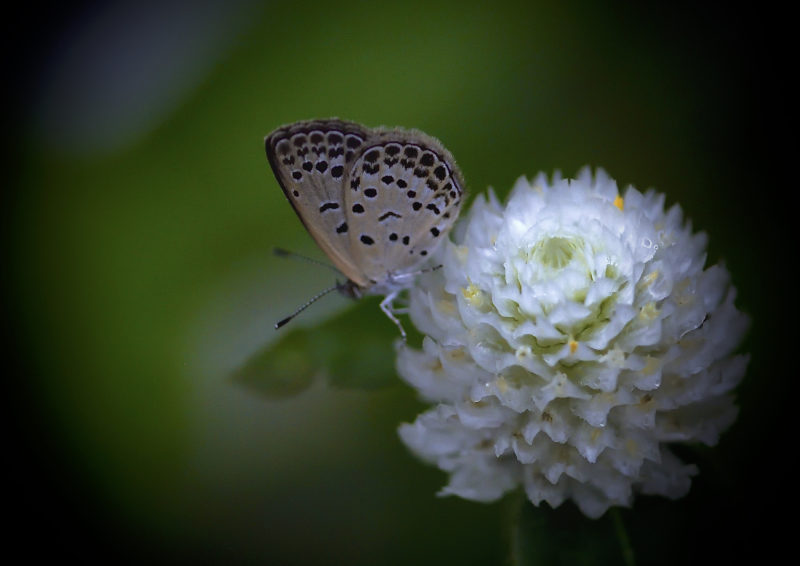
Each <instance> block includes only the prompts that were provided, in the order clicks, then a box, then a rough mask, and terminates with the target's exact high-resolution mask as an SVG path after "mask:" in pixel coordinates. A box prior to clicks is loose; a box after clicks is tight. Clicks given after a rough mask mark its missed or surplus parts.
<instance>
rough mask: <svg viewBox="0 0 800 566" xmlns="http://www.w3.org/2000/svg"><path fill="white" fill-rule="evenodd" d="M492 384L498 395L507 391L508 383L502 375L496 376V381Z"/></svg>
mask: <svg viewBox="0 0 800 566" xmlns="http://www.w3.org/2000/svg"><path fill="white" fill-rule="evenodd" d="M494 384H495V386H496V387H497V390H498V391H499V392H500V393H505V392H506V391H508V381H506V378H505V377H503V376H502V375H498V376H497V379H495V380H494Z"/></svg>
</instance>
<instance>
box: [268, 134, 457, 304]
mask: <svg viewBox="0 0 800 566" xmlns="http://www.w3.org/2000/svg"><path fill="white" fill-rule="evenodd" d="M265 145H266V151H267V158H268V159H269V163H270V165H271V167H272V170H273V172H274V173H275V177H276V179H277V180H278V183H279V184H280V186H281V188H282V189H283V192H284V194H285V195H286V197H287V198H288V199H289V202H290V203H291V204H292V207H293V208H294V210H295V212H296V213H297V215H298V217H299V218H300V221H301V222H302V223H303V225H304V226H305V227H306V229H307V230H308V232H309V233H310V234H311V236H312V237H313V238H314V240H315V241H316V242H317V244H318V245H319V246H320V248H321V249H322V250H323V251H324V252H325V253H326V255H328V257H330V259H331V261H333V263H334V264H335V265H336V267H337V268H338V269H339V270H340V271H342V273H344V275H345V276H347V277H348V278H349V279H350V280H351V281H352V282H354V283H355V284H357V285H358V286H359V287H361V288H362V289H365V290H366V289H368V288H369V287H371V286H373V285H376V284H377V285H379V286H381V285H383V286H385V284H387V283H391V282H392V280H393V279H394V277H395V276H396V275H398V274H400V275H402V274H407V273H411V272H413V271H415V270H417V269H418V267H419V266H420V264H421V263H423V262H424V261H425V259H426V258H427V257H428V256H430V254H432V253H433V251H434V250H435V249H436V247H437V246H438V245H439V243H440V242H441V241H443V240H444V239H445V237H446V235H447V233H448V232H449V230H450V229H451V228H452V226H453V223H454V222H455V220H456V218H457V217H458V212H459V209H460V206H461V201H462V197H463V189H462V187H463V181H462V180H461V174H460V172H459V171H458V169H457V167H456V165H455V161H454V160H453V157H452V155H450V153H449V152H448V151H447V150H446V149H445V148H444V147H443V146H442V144H441V143H440V142H439V141H437V140H435V139H434V138H431V137H430V136H427V135H426V134H423V133H422V132H417V131H408V130H401V129H374V130H372V129H368V128H366V127H364V126H361V125H359V124H356V123H353V122H345V121H342V120H336V119H331V120H311V121H305V122H297V123H294V124H290V125H288V126H284V127H281V128H278V129H277V130H275V131H274V132H273V133H271V134H270V135H269V136H267V138H266V140H265Z"/></svg>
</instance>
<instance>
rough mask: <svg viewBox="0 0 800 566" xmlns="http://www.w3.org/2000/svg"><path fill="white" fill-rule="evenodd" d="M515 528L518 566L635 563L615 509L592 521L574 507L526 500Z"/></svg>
mask: <svg viewBox="0 0 800 566" xmlns="http://www.w3.org/2000/svg"><path fill="white" fill-rule="evenodd" d="M615 517H616V518H615ZM512 528H513V529H514V532H513V536H512V541H513V548H512V564H514V565H515V566H534V565H537V566H539V565H542V566H544V565H547V566H550V565H559V564H563V565H583V566H600V565H607V564H624V565H627V566H633V564H634V562H633V552H632V550H631V548H630V546H629V544H628V541H627V535H625V533H624V527H623V525H622V521H621V519H620V518H619V515H615V511H614V510H612V511H610V512H608V513H606V514H605V515H603V516H602V517H601V518H599V519H589V518H587V517H585V516H584V515H583V514H582V513H581V512H580V511H579V510H578V509H577V508H576V507H575V506H574V505H572V504H565V505H562V506H561V507H559V508H558V509H551V508H550V507H548V506H547V505H544V504H543V505H542V506H541V507H534V506H533V505H532V504H531V503H530V502H529V501H527V500H524V501H523V504H522V508H521V509H520V512H519V517H518V520H517V522H516V525H514V526H513V527H512ZM620 529H622V530H620Z"/></svg>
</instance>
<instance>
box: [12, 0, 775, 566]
mask: <svg viewBox="0 0 800 566" xmlns="http://www.w3.org/2000/svg"><path fill="white" fill-rule="evenodd" d="M58 10H60V11H57V12H55V13H54V14H51V15H52V16H53V18H52V19H50V20H48V21H47V22H46V23H44V21H43V20H40V16H39V15H38V14H36V15H35V14H34V12H33V11H31V12H30V14H29V15H28V16H27V17H26V19H24V21H21V24H24V26H23V27H24V28H25V30H27V32H28V35H26V36H25V37H26V40H25V41H23V43H21V44H20V46H21V48H24V49H21V51H20V53H22V54H23V56H22V57H19V58H18V61H17V65H16V66H15V67H14V68H15V69H16V70H17V72H18V79H19V89H18V90H19V93H21V95H22V96H21V97H20V98H21V100H20V101H19V102H20V105H21V109H20V112H18V113H17V112H15V113H14V115H13V116H12V117H11V119H12V124H13V126H14V128H13V129H12V133H13V134H14V140H13V143H12V144H11V146H10V149H9V152H7V155H8V156H10V157H11V158H12V160H13V161H14V167H13V170H12V177H11V185H12V187H11V188H12V189H13V190H11V191H8V193H7V205H6V206H5V210H4V213H5V217H4V229H5V230H7V232H8V236H9V238H8V241H9V247H8V257H9V262H8V263H7V268H6V269H5V270H4V271H5V272H6V277H5V279H6V283H7V286H6V289H7V294H6V299H7V301H6V314H7V316H6V317H5V320H6V321H7V324H8V325H9V326H10V328H11V330H12V332H11V336H12V339H11V340H10V341H9V342H8V345H9V349H10V353H11V357H10V359H11V361H12V363H14V364H16V365H15V366H14V367H15V371H14V372H13V377H12V378H11V380H10V385H11V389H12V391H13V392H14V393H13V396H12V398H11V399H9V403H10V404H11V405H12V410H11V411H10V412H11V414H12V416H13V417H14V420H15V424H16V427H15V428H13V429H12V431H13V433H12V436H13V438H14V441H15V442H14V444H18V447H19V456H18V457H17V458H15V459H14V462H15V463H16V464H15V465H12V466H10V468H11V472H12V474H13V477H14V478H15V479H13V480H12V481H11V482H10V483H9V487H10V489H11V490H12V491H15V492H17V493H18V494H24V503H23V504H22V505H21V506H20V507H19V511H18V512H17V515H15V516H16V517H17V520H16V522H17V527H18V528H19V529H20V531H21V532H22V533H23V534H28V535H31V534H33V535H35V538H36V539H37V540H39V541H41V543H40V544H36V545H34V546H31V547H29V550H28V552H30V553H32V555H37V554H38V553H45V552H47V551H48V550H52V549H53V548H56V549H57V550H58V552H59V555H60V556H68V555H73V554H74V555H76V556H81V557H84V558H93V557H99V556H103V557H107V558H110V559H111V561H112V562H126V561H130V562H139V561H141V562H149V563H153V562H154V561H161V560H163V561H169V562H173V563H175V562H192V563H219V562H225V563H260V564H314V563H316V564H330V563H337V564H339V563H341V564H442V563H445V564H448V563H459V564H504V563H506V561H507V560H508V556H509V544H510V540H509V537H510V535H509V532H508V530H509V529H508V527H509V524H510V521H511V517H512V516H513V513H514V511H513V508H514V505H513V504H512V503H511V502H510V499H507V500H504V501H502V502H499V503H497V504H493V505H482V504H476V503H469V502H465V501H461V500H457V499H452V498H448V499H439V498H436V497H435V496H434V494H435V492H436V491H437V490H438V489H439V488H440V487H441V486H442V485H443V484H444V483H445V481H446V477H445V475H444V474H443V473H441V472H439V471H438V470H436V469H433V468H431V467H429V466H426V465H424V464H422V463H420V462H417V461H416V460H414V458H413V457H412V456H411V455H410V454H409V453H408V452H407V451H406V450H405V448H404V447H403V446H402V444H401V443H400V441H399V439H398V437H397V434H396V428H397V425H398V424H399V423H400V422H402V421H411V420H413V419H414V418H415V416H416V414H417V413H419V412H420V411H421V410H422V409H423V407H424V405H423V404H422V403H420V402H419V401H418V400H417V399H416V397H415V395H414V393H413V391H411V390H410V388H409V387H407V386H405V385H404V384H402V383H401V382H400V381H399V379H397V378H394V377H393V375H392V364H393V360H392V359H391V356H387V359H377V360H375V361H374V372H375V375H376V379H378V376H379V377H380V379H379V380H382V381H381V383H382V384H384V385H385V386H384V387H380V388H377V390H374V391H370V390H367V389H369V388H363V387H348V386H346V385H345V386H343V385H342V382H343V383H345V384H346V382H347V376H346V375H343V374H341V373H340V374H339V375H337V376H331V377H332V379H331V380H330V381H326V380H324V379H321V378H320V379H317V380H315V381H314V382H313V383H310V384H302V385H307V387H305V388H302V390H299V391H297V392H295V394H290V393H292V391H291V389H292V387H288V388H287V390H286V391H284V392H283V393H284V394H273V395H268V396H264V395H260V394H258V393H257V392H254V391H252V390H250V389H248V388H246V387H242V386H241V385H239V384H237V383H235V382H233V381H232V380H231V374H232V372H234V371H235V370H237V369H238V368H239V367H241V366H242V364H244V363H245V361H246V360H248V359H249V358H250V357H251V356H253V355H255V354H257V353H258V352H259V351H262V350H263V348H265V347H266V346H267V345H268V344H270V343H271V342H272V341H274V340H276V338H278V337H279V335H280V333H276V332H275V331H274V330H273V328H272V326H273V324H274V322H275V321H276V320H277V319H279V318H281V317H283V316H284V315H286V314H287V313H288V312H290V311H291V310H292V309H293V308H294V307H295V306H297V305H300V304H302V303H303V302H304V301H305V300H306V299H307V298H309V297H310V296H312V295H313V294H314V293H315V292H317V291H319V290H320V289H322V288H323V287H325V286H327V285H329V284H331V283H332V277H330V275H331V274H330V273H329V272H328V271H326V270H324V269H319V268H316V267H314V266H310V265H307V264H303V263H300V262H291V261H285V260H281V259H280V258H276V257H274V256H273V255H272V254H271V249H272V247H273V246H282V247H286V248H289V249H292V250H295V251H297V252H300V253H304V254H307V255H310V256H312V257H317V258H320V259H321V253H320V252H319V251H318V250H317V249H316V248H315V246H314V244H313V242H312V241H311V238H310V237H309V236H308V235H307V234H306V233H305V231H304V230H303V228H302V226H301V225H300V223H299V222H298V221H297V219H296V217H295V215H294V214H293V212H292V210H291V207H290V206H289V204H288V203H287V202H286V201H285V199H284V197H283V195H282V193H281V191H280V189H279V188H278V186H277V184H276V182H275V180H274V178H273V176H272V173H271V172H270V170H269V167H268V165H267V162H266V159H265V156H264V152H263V137H264V136H265V135H266V134H267V133H269V132H270V131H271V130H272V129H274V128H275V127H277V126H279V125H282V124H284V123H287V122H291V121H295V120H300V119H309V118H319V117H330V116H338V117H341V118H346V119H350V120H355V121H358V122H362V123H364V124H366V125H369V126H377V125H389V126H395V125H399V126H404V127H413V128H418V129H421V130H423V131H425V132H427V133H429V134H431V135H434V136H436V137H438V138H439V139H441V140H442V141H443V142H444V143H445V145H446V146H447V147H448V148H449V149H450V150H451V151H452V153H453V154H454V155H455V156H456V159H457V160H458V162H459V164H460V166H461V168H462V170H463V173H464V176H465V178H466V182H467V185H468V189H469V190H470V192H471V193H472V194H473V195H474V194H477V193H480V192H482V191H484V190H485V189H486V188H487V187H488V186H493V187H495V189H496V190H497V191H498V193H499V194H500V195H501V196H503V195H505V194H506V193H507V192H508V190H509V189H510V187H511V185H512V183H513V181H514V180H515V179H516V178H517V177H518V176H520V175H523V174H525V175H529V176H532V175H534V174H536V173H537V172H538V171H542V170H543V171H545V172H548V173H552V172H553V171H554V170H556V169H559V170H561V171H562V172H563V173H564V174H566V175H573V174H575V173H576V172H577V171H578V169H579V168H581V167H582V166H584V165H591V166H602V167H603V168H605V169H606V170H607V171H608V172H609V174H610V175H611V176H612V177H614V178H616V179H617V180H618V181H619V183H620V184H621V185H627V184H629V183H631V184H634V185H635V186H636V187H638V188H640V189H646V188H648V187H651V186H653V187H656V188H658V189H659V190H660V191H662V192H665V193H666V194H667V198H668V203H669V204H672V203H676V202H677V203H680V204H681V206H682V207H683V209H684V211H685V213H686V214H687V216H688V217H690V218H691V219H692V220H693V225H694V226H695V227H696V228H697V229H702V230H705V231H706V232H708V234H709V236H710V245H709V260H710V261H711V262H716V261H719V260H724V261H725V262H726V265H727V267H728V268H729V270H730V271H731V272H732V274H733V280H734V283H735V285H736V286H737V287H738V289H739V299H738V301H737V304H738V305H739V307H740V308H741V309H743V310H745V311H746V312H748V313H749V314H750V315H751V316H752V317H753V327H752V331H751V334H750V338H749V339H748V342H747V343H746V344H745V345H744V347H745V348H746V349H747V350H749V351H751V352H752V354H753V359H752V362H751V365H750V370H749V373H748V377H747V378H746V380H745V382H744V383H743V385H742V387H741V388H740V405H741V415H740V419H739V421H738V422H737V423H736V424H735V425H734V427H733V428H732V429H731V430H730V431H729V432H728V434H726V435H725V436H724V437H723V440H722V443H721V444H720V446H718V447H717V448H715V449H714V450H710V451H690V452H687V453H686V454H684V456H685V457H687V458H688V459H690V460H693V461H696V462H698V465H699V466H700V468H701V474H700V476H699V477H698V478H697V480H696V481H695V484H694V486H693V489H692V492H691V493H690V495H689V496H688V497H687V498H685V499H684V500H681V501H680V502H677V503H670V502H667V501H664V500H661V499H655V498H647V497H642V498H640V499H639V500H637V503H636V506H635V507H634V508H633V510H630V511H625V512H624V513H623V514H622V517H623V519H624V520H625V522H626V524H628V526H629V528H630V529H631V531H630V533H629V534H630V536H631V537H632V544H633V547H634V550H635V552H636V555H637V558H638V559H639V563H643V564H644V563H669V562H671V561H674V560H683V561H684V562H683V563H692V560H700V559H701V557H703V556H714V557H717V556H722V555H725V556H728V555H731V556H732V555H735V554H738V553H739V552H740V550H741V546H742V544H743V543H742V542H741V541H742V540H744V539H742V538H739V536H740V535H742V536H744V534H745V533H748V534H749V536H750V538H749V539H747V540H749V543H748V544H752V543H753V539H752V536H753V535H752V533H756V532H758V526H759V523H760V521H759V520H757V518H758V517H763V516H764V515H763V514H762V512H763V511H764V509H762V507H761V506H762V505H766V503H762V502H761V501H760V500H759V499H758V498H754V497H752V496H751V494H750V492H749V489H750V487H748V486H750V485H751V484H752V483H753V482H755V481H757V480H756V478H757V477H759V475H760V474H761V473H762V472H761V471H760V465H761V462H763V461H766V460H768V459H769V456H768V454H769V453H768V450H769V448H768V446H767V444H766V443H764V442H762V441H761V440H759V439H761V438H764V437H771V435H772V433H771V432H770V431H771V428H772V427H773V426H775V420H774V419H772V418H769V416H770V415H774V414H775V413H776V409H777V407H776V405H775V401H774V400H770V401H767V395H769V394H771V393H770V391H771V389H770V387H768V384H769V381H770V380H771V379H772V380H773V382H772V386H774V378H779V377H780V375H781V370H780V365H779V362H778V361H776V359H775V355H774V352H772V350H773V348H774V345H773V344H772V343H771V341H773V340H774V338H771V337H770V336H769V335H768V333H767V332H765V331H764V329H765V328H769V326H770V324H772V323H773V322H774V321H776V320H777V318H778V314H777V313H775V312H774V311H773V310H772V308H771V307H770V306H769V305H768V304H767V301H768V300H769V295H770V293H766V292H764V289H763V288H762V285H763V284H764V279H765V276H764V274H765V273H768V272H769V269H770V266H771V265H772V255H771V254H773V253H777V252H776V251H775V248H774V247H771V246H770V245H765V244H764V243H763V242H765V241H766V240H767V239H768V238H770V237H771V236H772V234H773V229H774V223H771V222H768V220H767V219H768V216H767V215H768V214H769V212H770V210H769V205H768V204H767V203H766V202H765V195H764V192H763V191H764V189H765V188H764V176H763V175H764V174H765V168H764V166H763V157H764V153H765V152H764V150H763V149H762V146H761V143H760V139H761V138H760V135H759V128H760V127H761V126H762V125H763V119H764V118H763V114H760V113H759V112H760V110H762V109H763V108H761V107H759V106H757V103H758V100H759V97H760V94H761V89H762V87H763V83H760V82H759V75H760V72H761V67H760V65H761V60H760V55H761V54H762V53H763V52H762V51H760V50H759V49H762V48H761V46H760V45H758V44H756V42H754V41H753V39H754V37H755V35H756V32H758V31H759V26H760V25H761V24H760V22H759V20H758V19H757V18H754V17H753V15H752V14H749V15H745V14H737V13H733V12H727V13H724V14H723V13H720V12H719V11H717V10H715V9H713V8H711V7H707V8H706V7H690V6H688V5H687V6H682V7H677V6H673V5H669V6H668V5H661V4H656V3H645V4H636V5H635V6H633V5H628V4H627V3H624V2H612V3H605V2H588V1H587V2H557V1H535V2H503V1H496V2H492V3H490V4H488V5H484V4H481V3H471V2H409V3H377V2H350V3H346V4H342V3H334V2H304V3H293V2H246V1H238V2H222V1H219V2H180V1H168V2H161V3H147V2H145V3H139V2H121V1H118V2H100V3H83V4H80V3H79V4H77V5H74V6H71V7H67V6H62V7H60V8H59V9H58ZM32 31H35V33H30V32H32ZM21 35H23V34H21ZM23 52H24V53H23ZM767 170H771V169H770V168H768V169H767ZM350 308H353V309H356V310H355V311H354V312H355V314H354V315H353V316H355V317H356V318H355V319H348V320H350V321H352V320H356V321H357V324H359V325H363V326H362V328H367V329H372V328H374V329H375V331H376V332H379V333H380V332H388V334H387V336H388V337H389V339H391V337H392V333H393V332H394V327H393V326H391V323H389V322H388V321H387V320H386V319H385V317H384V316H383V315H382V314H381V313H380V311H379V309H378V308H377V304H376V303H375V302H374V301H373V302H370V303H367V304H366V305H362V306H354V305H352V304H351V303H349V302H348V301H347V300H346V299H344V298H340V297H338V296H337V297H333V296H331V297H329V298H326V299H325V300H324V301H321V302H320V303H318V304H317V305H315V306H314V307H313V308H312V309H310V310H309V311H307V312H306V313H304V314H303V316H302V317H300V318H299V319H297V320H296V321H294V322H292V326H295V327H298V328H303V327H314V326H315V325H318V324H319V323H320V322H321V321H323V320H326V319H329V318H330V317H331V316H332V315H333V314H334V313H337V312H340V311H343V310H344V309H350ZM343 324H344V323H343ZM282 332H283V331H282ZM347 333H348V329H347V327H346V326H345V327H343V328H340V337H341V336H344V337H345V338H346V336H347ZM339 347H346V348H349V352H350V354H351V355H352V356H356V357H358V356H359V355H360V354H359V352H360V351H363V350H359V348H363V347H364V345H363V344H362V343H361V342H360V341H356V340H354V341H353V342H352V343H350V342H346V343H345V345H344V346H339ZM370 363H372V362H370ZM338 371H342V372H343V370H338ZM334 378H338V379H339V380H340V383H339V385H337V384H336V383H335V381H336V379H334ZM273 393H274V392H273ZM779 403H780V401H779ZM759 481H760V480H759ZM567 512H568V511H567ZM745 538H746V537H745ZM689 559H691V560H689ZM686 560H689V561H688V562H686ZM585 563H586V562H585ZM673 563H674V562H673Z"/></svg>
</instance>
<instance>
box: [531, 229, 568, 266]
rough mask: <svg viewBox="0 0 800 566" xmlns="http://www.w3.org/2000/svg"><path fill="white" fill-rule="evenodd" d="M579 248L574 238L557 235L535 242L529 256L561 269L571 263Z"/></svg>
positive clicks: (544, 264)
mask: <svg viewBox="0 0 800 566" xmlns="http://www.w3.org/2000/svg"><path fill="white" fill-rule="evenodd" d="M579 248H580V245H579V244H578V242H576V241H575V240H574V239H571V238H564V237H562V236H555V237H552V238H546V239H544V240H540V241H539V242H537V243H536V244H534V246H533V248H532V249H531V250H530V255H529V257H530V258H531V259H533V260H534V261H537V262H539V263H540V264H542V265H543V266H545V267H549V268H551V269H554V270H559V269H563V268H564V267H566V266H567V265H569V263H570V262H571V261H572V259H573V258H574V257H575V252H576V251H577V250H578V249H579Z"/></svg>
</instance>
